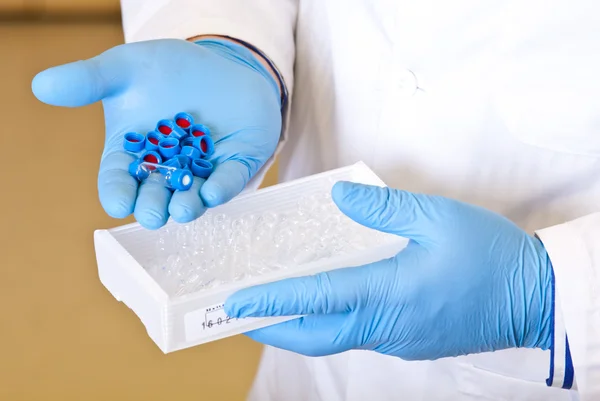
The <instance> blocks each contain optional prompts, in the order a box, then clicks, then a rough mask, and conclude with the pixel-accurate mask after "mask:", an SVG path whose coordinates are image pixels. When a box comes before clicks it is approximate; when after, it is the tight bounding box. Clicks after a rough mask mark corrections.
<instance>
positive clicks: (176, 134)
mask: <svg viewBox="0 0 600 401" xmlns="http://www.w3.org/2000/svg"><path fill="white" fill-rule="evenodd" d="M186 136H187V132H185V130H184V129H183V128H180V127H178V126H175V127H174V128H173V131H171V133H170V134H169V138H177V139H182V138H185V137H186Z"/></svg>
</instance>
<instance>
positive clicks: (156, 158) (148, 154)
mask: <svg viewBox="0 0 600 401" xmlns="http://www.w3.org/2000/svg"><path fill="white" fill-rule="evenodd" d="M140 160H141V161H142V162H147V163H154V164H161V163H162V157H161V156H160V155H159V154H158V152H156V151H153V150H147V151H145V152H144V153H142V155H141V156H140Z"/></svg>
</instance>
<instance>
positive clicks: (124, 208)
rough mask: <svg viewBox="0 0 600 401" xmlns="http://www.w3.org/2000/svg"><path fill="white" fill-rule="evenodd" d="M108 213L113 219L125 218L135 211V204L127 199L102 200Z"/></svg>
mask: <svg viewBox="0 0 600 401" xmlns="http://www.w3.org/2000/svg"><path fill="white" fill-rule="evenodd" d="M101 203H102V207H103V208H104V211H105V212H106V214H108V215H109V216H110V217H112V218H113V219H124V218H125V217H127V216H129V215H130V214H131V213H133V204H132V203H131V202H129V201H128V200H126V199H123V198H121V199H118V200H114V199H113V200H111V201H110V202H101Z"/></svg>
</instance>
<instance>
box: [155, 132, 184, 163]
mask: <svg viewBox="0 0 600 401" xmlns="http://www.w3.org/2000/svg"><path fill="white" fill-rule="evenodd" d="M180 150H181V148H180V147H179V140H178V139H176V138H171V137H167V138H164V139H162V140H161V141H160V142H159V143H158V151H159V152H160V154H161V155H162V157H163V158H165V159H170V158H171V157H173V156H175V155H178V154H179V151H180Z"/></svg>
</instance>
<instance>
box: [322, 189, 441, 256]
mask: <svg viewBox="0 0 600 401" xmlns="http://www.w3.org/2000/svg"><path fill="white" fill-rule="evenodd" d="M331 194H332V198H333V201H334V202H335V203H336V205H337V206H338V208H339V209H340V210H341V211H342V212H343V213H344V214H345V215H347V216H348V217H350V218H351V219H352V220H354V221H356V222H357V223H359V224H362V225H364V226H366V227H370V228H373V229H376V230H379V231H383V232H386V233H391V234H396V235H400V236H403V237H406V238H410V239H412V240H415V241H416V242H418V243H420V244H423V243H427V242H428V241H429V240H430V239H431V238H432V237H433V236H435V234H436V233H437V232H438V230H439V224H436V222H441V221H442V220H441V217H440V216H439V214H440V213H441V212H443V210H444V209H445V207H446V204H445V203H444V202H443V200H442V198H439V197H433V196H427V195H419V194H413V193H410V192H406V191H400V190H396V189H391V188H387V187H385V188H381V187H377V186H372V185H363V184H355V183H351V182H337V183H336V184H335V185H334V186H333V189H332V192H331Z"/></svg>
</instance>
